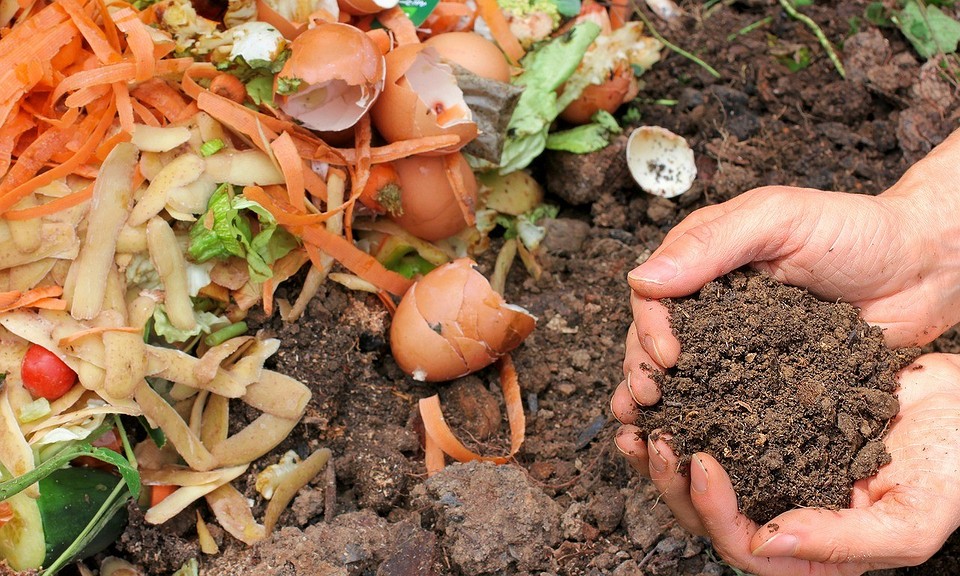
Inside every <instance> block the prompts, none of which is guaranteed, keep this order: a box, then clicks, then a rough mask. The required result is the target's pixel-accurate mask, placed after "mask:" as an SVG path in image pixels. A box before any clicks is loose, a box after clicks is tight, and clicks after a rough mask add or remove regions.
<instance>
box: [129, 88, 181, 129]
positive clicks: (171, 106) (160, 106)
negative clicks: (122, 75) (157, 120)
mask: <svg viewBox="0 0 960 576" xmlns="http://www.w3.org/2000/svg"><path fill="white" fill-rule="evenodd" d="M130 95H131V96H133V97H134V98H136V99H137V100H139V101H140V102H141V103H142V104H144V105H147V106H150V107H151V108H153V109H154V110H156V111H157V112H159V113H161V114H163V116H164V117H165V118H166V119H167V121H169V122H175V121H177V120H179V119H180V118H181V115H182V114H183V111H184V109H185V108H186V107H187V102H186V101H185V100H184V99H183V97H182V96H181V95H180V93H179V92H177V91H176V90H175V89H174V88H173V87H172V86H170V85H169V84H167V83H166V82H164V81H163V80H161V79H159V78H153V79H151V80H147V81H146V82H144V83H142V84H140V85H139V86H137V87H136V88H134V89H133V90H131V91H130Z"/></svg>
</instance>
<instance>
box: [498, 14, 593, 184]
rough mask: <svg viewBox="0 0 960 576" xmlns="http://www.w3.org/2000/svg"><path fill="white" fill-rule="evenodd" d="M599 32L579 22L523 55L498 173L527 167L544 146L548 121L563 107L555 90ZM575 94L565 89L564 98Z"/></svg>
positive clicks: (554, 117) (574, 67)
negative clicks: (517, 95) (519, 90)
mask: <svg viewBox="0 0 960 576" xmlns="http://www.w3.org/2000/svg"><path fill="white" fill-rule="evenodd" d="M599 34H600V27H599V26H597V25H596V24H594V23H593V22H582V23H580V24H577V25H576V26H574V27H573V28H571V29H570V31H569V32H567V33H566V34H563V35H561V36H558V37H557V38H554V39H553V40H551V41H550V42H547V43H546V44H544V45H542V46H540V47H539V48H537V49H536V50H534V51H532V52H530V53H529V54H527V55H526V57H524V59H523V62H522V64H523V69H524V71H523V74H520V75H519V76H517V78H516V79H515V80H514V81H513V83H514V84H517V85H519V86H523V88H524V90H523V94H521V95H520V101H519V102H518V103H517V107H516V109H514V111H513V115H512V116H511V117H510V123H509V124H508V125H507V137H506V142H504V146H503V154H502V155H501V157H500V173H501V174H508V173H510V172H514V171H516V170H520V169H521V168H525V167H527V166H528V165H529V164H530V162H532V161H533V159H534V158H536V157H537V156H539V155H540V153H541V152H543V150H544V148H546V145H547V131H548V130H549V128H550V124H551V123H552V122H553V121H554V120H556V118H557V116H559V115H560V112H562V111H563V109H562V108H561V107H560V106H559V104H558V102H557V92H556V90H557V88H559V87H560V86H561V85H563V83H564V82H566V80H567V79H568V78H569V77H570V75H571V74H573V72H574V71H575V70H576V69H577V66H579V65H580V60H581V59H582V58H583V55H584V54H585V53H586V51H587V48H589V47H590V44H592V43H593V41H594V39H595V38H596V37H597V36H598V35H599ZM576 96H579V94H577V95H571V94H567V93H566V92H565V93H564V99H565V100H566V99H569V98H576Z"/></svg>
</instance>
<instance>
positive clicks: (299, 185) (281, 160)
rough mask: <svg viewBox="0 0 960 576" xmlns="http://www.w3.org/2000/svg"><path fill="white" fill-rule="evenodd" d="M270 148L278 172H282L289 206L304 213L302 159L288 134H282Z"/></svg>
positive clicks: (304, 197) (304, 190) (304, 193)
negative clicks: (278, 165)
mask: <svg viewBox="0 0 960 576" xmlns="http://www.w3.org/2000/svg"><path fill="white" fill-rule="evenodd" d="M270 148H271V149H272V150H273V154H274V156H275V157H276V159H277V163H278V164H280V171H281V172H283V179H284V180H286V183H287V195H288V197H289V198H290V204H291V205H292V206H293V207H294V209H296V210H297V212H304V211H306V209H307V204H306V198H307V195H306V189H305V188H304V183H303V173H304V170H303V159H302V158H300V154H299V153H297V148H296V146H295V145H294V144H293V139H292V138H290V134H289V133H288V132H284V133H283V134H281V135H280V137H279V138H277V139H276V140H274V141H273V142H271V143H270Z"/></svg>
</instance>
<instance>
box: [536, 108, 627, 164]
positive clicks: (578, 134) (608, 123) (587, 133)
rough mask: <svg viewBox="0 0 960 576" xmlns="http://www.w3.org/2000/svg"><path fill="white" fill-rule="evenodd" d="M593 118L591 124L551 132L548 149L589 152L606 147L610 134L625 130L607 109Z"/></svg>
mask: <svg viewBox="0 0 960 576" xmlns="http://www.w3.org/2000/svg"><path fill="white" fill-rule="evenodd" d="M593 120H594V121H593V122H591V123H590V124H584V125H583V126H577V127H576V128H571V129H569V130H561V131H559V132H554V133H553V134H550V135H549V136H548V137H547V149H548V150H561V151H564V152H573V153H574V154H589V153H590V152H596V151H597V150H601V149H603V148H605V147H606V146H607V144H609V143H610V134H619V133H620V132H622V131H623V130H622V129H621V128H620V125H619V124H617V120H616V119H615V118H614V117H613V116H611V115H610V113H609V112H607V111H605V110H600V111H599V112H597V113H596V114H594V117H593Z"/></svg>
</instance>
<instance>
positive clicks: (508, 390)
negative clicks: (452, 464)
mask: <svg viewBox="0 0 960 576" xmlns="http://www.w3.org/2000/svg"><path fill="white" fill-rule="evenodd" d="M497 366H498V368H499V369H500V388H501V389H502V390H503V399H504V403H505V404H506V408H507V420H508V421H509V422H510V453H509V454H508V455H506V456H481V455H480V454H477V453H476V452H473V451H472V450H470V449H469V448H467V447H466V446H464V445H463V443H461V442H460V440H458V439H457V437H456V436H455V435H454V433H453V431H452V430H450V426H448V425H447V423H446V421H445V420H444V418H443V411H442V410H441V408H440V397H439V396H438V395H436V394H435V395H433V396H430V397H428V398H421V399H420V402H419V408H420V417H421V418H422V419H423V428H424V430H425V431H426V434H427V436H428V437H430V438H431V439H432V440H433V441H434V442H435V443H436V444H437V446H438V447H439V448H440V450H442V451H443V452H444V453H445V454H447V456H450V457H451V458H453V459H454V460H457V461H459V462H470V461H472V460H484V461H488V462H493V463H495V464H505V463H506V462H508V461H509V460H510V459H511V458H513V456H514V455H515V454H516V453H517V451H518V450H520V446H521V445H522V444H523V440H524V436H525V434H526V417H525V416H524V415H523V402H522V400H521V399H520V383H519V379H518V378H517V370H516V368H515V367H514V365H513V360H512V359H511V358H510V355H509V354H506V355H504V356H501V357H500V360H498V361H497Z"/></svg>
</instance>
